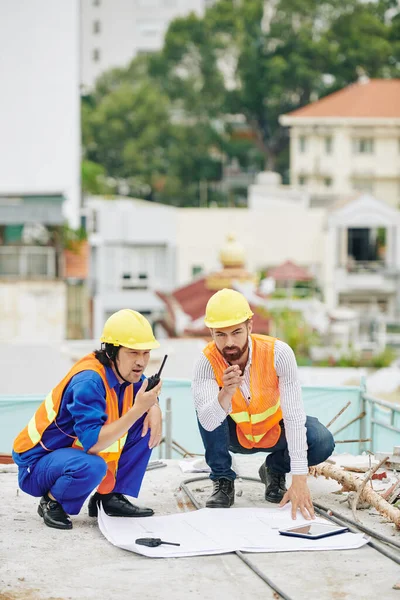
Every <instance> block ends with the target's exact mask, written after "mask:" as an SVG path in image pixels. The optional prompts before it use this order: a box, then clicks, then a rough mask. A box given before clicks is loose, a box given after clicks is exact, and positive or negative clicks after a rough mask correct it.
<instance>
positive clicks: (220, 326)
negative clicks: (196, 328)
mask: <svg viewBox="0 0 400 600" xmlns="http://www.w3.org/2000/svg"><path fill="white" fill-rule="evenodd" d="M253 314H254V313H251V314H249V315H248V316H247V317H246V318H245V319H243V317H242V318H240V319H229V320H228V321H217V322H216V323H215V322H211V321H207V320H206V319H205V320H204V325H205V326H206V327H209V328H210V329H224V328H225V327H232V326H233V325H240V324H241V323H245V322H246V321H248V320H249V319H251V317H252V316H253Z"/></svg>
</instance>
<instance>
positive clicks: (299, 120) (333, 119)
mask: <svg viewBox="0 0 400 600" xmlns="http://www.w3.org/2000/svg"><path fill="white" fill-rule="evenodd" d="M280 122H281V124H282V125H286V126H288V127H290V173H291V182H292V184H293V185H299V186H303V187H304V188H306V189H307V191H308V192H310V194H311V202H312V205H314V206H315V205H320V206H323V205H326V204H329V203H330V201H331V200H336V199H338V198H339V197H340V196H346V195H349V194H351V193H353V192H355V191H361V192H367V193H369V194H372V195H373V196H375V197H376V198H378V199H379V200H383V201H385V202H387V203H388V204H390V205H392V206H393V207H396V208H398V207H399V205H400V79H390V80H389V79H372V80H369V79H365V80H363V81H359V82H358V83H355V84H353V85H350V86H348V87H347V88H344V89H342V90H340V91H338V92H335V93H334V94H331V95H329V96H326V97H325V98H322V99H321V100H318V101H317V102H314V103H312V104H309V105H307V106H304V107H303V108H300V109H298V110H295V111H294V112H292V113H288V114H286V115H282V116H281V118H280Z"/></svg>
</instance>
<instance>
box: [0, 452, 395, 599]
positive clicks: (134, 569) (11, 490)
mask: <svg viewBox="0 0 400 600" xmlns="http://www.w3.org/2000/svg"><path fill="white" fill-rule="evenodd" d="M235 459H236V460H237V464H238V467H239V474H240V475H242V476H249V477H256V474H257V469H258V466H259V463H260V458H259V457H257V456H238V457H235ZM165 462H167V467H166V468H161V469H155V470H151V471H148V472H147V474H146V477H145V480H144V484H143V488H142V492H141V495H140V499H139V501H138V502H139V503H140V504H142V505H147V506H152V507H153V508H154V509H155V510H156V513H157V514H171V513H175V512H178V511H182V510H191V509H192V508H193V507H192V506H191V503H190V502H189V501H188V499H187V498H186V496H185V495H184V494H183V492H182V491H180V490H179V484H180V482H181V481H183V480H185V479H189V478H191V477H195V476H196V475H192V474H183V473H182V472H181V469H180V468H179V465H178V462H177V461H165ZM199 477H201V475H199ZM309 484H310V488H311V490H312V494H313V497H314V499H315V500H316V501H319V502H321V503H324V504H327V505H329V506H330V507H331V508H335V509H336V510H338V511H341V512H342V513H343V514H348V515H350V514H351V512H350V510H349V509H348V508H345V505H344V504H341V503H340V500H341V499H343V496H339V495H336V494H333V493H332V492H334V491H338V490H339V485H338V484H337V483H336V482H334V481H327V480H325V479H322V478H318V479H313V478H310V480H309ZM190 487H191V489H192V490H193V491H195V494H196V497H197V498H199V500H200V501H201V502H204V500H205V498H206V497H207V496H208V494H209V492H210V489H211V485H210V483H209V482H208V481H201V482H199V483H198V484H191V485H190ZM0 490H1V491H0V497H1V504H0V532H1V535H0V600H89V599H96V600H116V599H120V598H141V599H143V600H146V599H149V600H150V599H153V598H154V599H157V600H164V599H165V600H167V599H168V600H169V599H170V598H174V599H176V600H186V599H187V598H190V599H191V600H192V599H193V600H208V599H210V600H217V599H218V600H225V598H229V600H243V598H244V597H245V598H247V597H254V598H263V599H265V600H269V599H270V598H271V599H272V598H277V596H276V595H275V596H274V593H273V592H272V590H271V589H270V588H269V587H268V586H267V585H266V583H264V582H263V581H262V580H261V579H260V578H259V577H258V576H257V575H256V574H254V573H253V572H252V571H251V570H250V569H249V567H248V566H246V565H245V564H244V563H243V562H242V561H241V560H240V559H239V558H238V557H237V556H236V555H234V554H225V555H218V556H205V557H203V556H202V557H190V558H178V559H159V560H155V559H148V558H145V557H142V556H138V555H135V554H133V553H131V552H126V551H124V550H121V549H118V548H115V547H114V546H112V545H111V544H109V543H108V542H107V540H106V539H105V538H104V537H103V536H102V534H101V533H100V531H99V529H98V528H97V524H96V520H94V519H89V517H88V516H87V511H86V507H84V510H83V511H82V512H81V514H80V515H79V516H77V517H73V523H74V528H73V530H72V531H57V530H54V529H49V528H47V527H45V526H44V524H43V522H42V520H41V519H40V517H39V516H38V515H37V513H36V508H37V503H38V501H37V499H35V498H32V497H30V496H27V495H25V494H23V493H22V492H20V491H18V487H17V476H16V467H15V466H14V465H10V466H5V465H3V466H2V465H0ZM263 490H264V488H263V486H262V485H261V484H257V483H252V482H247V481H240V479H239V480H238V481H237V484H236V492H237V500H236V503H235V506H237V507H243V506H271V505H268V504H266V503H265V501H264V500H263ZM238 492H239V494H238ZM359 514H360V518H361V519H362V522H363V523H364V524H365V525H366V526H368V527H372V528H375V529H376V530H377V531H379V532H381V533H382V534H384V535H387V536H391V535H394V536H396V539H400V534H399V533H398V532H397V533H395V531H394V526H393V525H392V524H388V523H383V522H382V521H383V519H382V518H381V517H380V516H377V515H373V514H369V511H362V512H360V513H359ZM247 557H248V558H249V559H250V560H251V561H252V562H253V563H254V564H255V565H256V566H257V567H258V568H259V569H260V570H262V571H263V572H264V573H265V574H266V575H267V576H268V577H270V578H271V579H272V580H273V581H274V582H275V583H276V584H277V585H278V586H279V587H280V588H281V589H282V590H283V591H284V592H285V593H286V594H287V595H288V596H289V597H290V598H291V599H292V600H301V599H304V600H314V599H315V600H369V599H371V600H372V599H375V598H377V597H380V598H382V599H385V600H392V599H393V600H394V599H396V600H399V599H400V591H395V590H394V589H393V585H394V584H396V583H397V582H399V581H400V568H399V565H397V564H396V563H395V562H393V561H391V560H389V559H388V558H386V557H384V556H382V555H381V554H379V553H378V552H377V551H376V550H374V549H373V548H371V547H369V546H365V547H363V548H360V549H359V550H348V551H336V552H319V553H316V552H293V553H274V554H273V553H265V554H248V555H247Z"/></svg>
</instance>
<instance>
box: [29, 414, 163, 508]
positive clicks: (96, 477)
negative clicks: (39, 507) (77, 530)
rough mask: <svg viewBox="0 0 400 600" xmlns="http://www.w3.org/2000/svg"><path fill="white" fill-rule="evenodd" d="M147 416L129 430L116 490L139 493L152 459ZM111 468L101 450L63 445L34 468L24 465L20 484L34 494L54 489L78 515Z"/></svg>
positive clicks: (64, 502) (60, 499)
mask: <svg viewBox="0 0 400 600" xmlns="http://www.w3.org/2000/svg"><path fill="white" fill-rule="evenodd" d="M143 421H144V416H143V417H141V418H140V419H139V420H138V421H136V423H134V424H133V425H132V427H131V428H130V429H129V431H128V437H127V439H126V444H125V446H124V449H123V450H122V454H121V456H120V459H119V462H118V470H117V476H116V482H115V486H114V489H113V492H116V493H117V492H118V493H121V494H127V495H128V496H134V497H137V496H138V494H139V490H140V487H141V484H142V480H143V477H144V474H145V471H146V467H147V464H148V462H149V459H150V455H151V450H150V448H149V439H150V430H149V431H148V432H147V435H145V436H144V437H142V429H143ZM106 471H107V465H106V463H105V461H104V460H103V459H102V458H101V456H98V455H97V454H87V453H86V452H82V450H78V449H77V448H60V449H58V450H53V451H52V452H49V453H48V454H46V455H45V456H43V457H42V458H40V459H39V460H38V462H37V463H36V464H35V466H34V467H32V468H29V469H27V468H25V467H20V468H19V470H18V483H19V487H20V488H21V490H22V491H23V492H25V493H26V494H30V495H31V496H36V497H39V496H43V495H44V494H47V492H50V493H51V494H52V496H54V498H55V499H56V500H57V501H58V502H59V503H60V504H61V506H62V507H63V509H64V510H65V511H66V512H67V513H68V514H70V515H77V514H78V513H79V511H80V510H81V508H82V505H83V503H84V502H85V500H86V498H87V497H88V496H89V494H90V493H91V492H92V491H93V490H94V489H95V488H96V487H97V486H98V485H99V483H100V482H101V480H102V479H103V477H104V475H105V474H106Z"/></svg>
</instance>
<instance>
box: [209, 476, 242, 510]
mask: <svg viewBox="0 0 400 600" xmlns="http://www.w3.org/2000/svg"><path fill="white" fill-rule="evenodd" d="M213 486H214V489H213V493H212V494H211V496H210V497H209V498H208V500H207V502H206V507H207V508H229V507H230V506H232V504H233V503H234V502H235V482H234V481H233V479H227V478H226V477H221V479H216V480H215V481H213Z"/></svg>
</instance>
